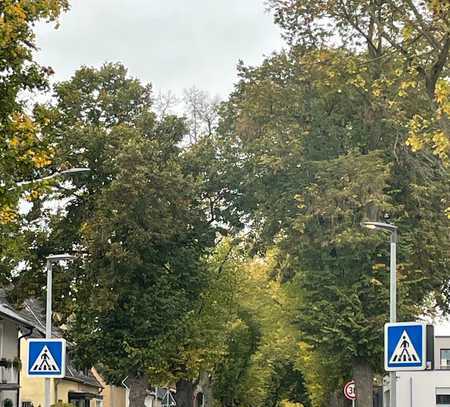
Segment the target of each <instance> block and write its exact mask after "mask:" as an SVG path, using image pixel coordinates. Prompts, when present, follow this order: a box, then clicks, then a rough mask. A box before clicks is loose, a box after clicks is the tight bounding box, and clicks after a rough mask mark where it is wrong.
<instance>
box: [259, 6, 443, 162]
mask: <svg viewBox="0 0 450 407" xmlns="http://www.w3.org/2000/svg"><path fill="white" fill-rule="evenodd" d="M268 3H269V5H270V6H271V7H272V9H273V10H274V12H275V20H276V22H277V23H278V24H279V25H280V26H281V27H282V28H283V29H284V34H285V37H286V38H287V39H288V41H289V43H290V44H292V45H295V46H303V47H306V48H308V49H311V48H314V47H316V48H321V47H323V46H325V47H327V46H331V47H334V46H336V45H338V46H341V47H343V48H345V49H348V50H350V51H353V50H357V51H361V50H364V49H365V50H366V52H365V53H364V61H362V63H364V64H365V65H366V66H367V67H368V68H369V69H370V71H371V76H372V78H373V79H378V78H379V77H380V75H382V74H383V72H384V71H385V68H386V63H388V62H389V61H391V60H400V61H401V63H400V65H399V67H398V68H397V73H398V76H399V77H400V78H401V80H402V81H403V83H404V89H403V93H405V89H408V87H413V88H416V87H420V88H421V91H422V92H423V93H424V94H425V95H426V96H427V101H428V107H429V112H428V113H427V114H426V115H424V110H421V111H416V112H411V113H412V114H411V116H409V120H410V140H409V142H410V143H411V145H412V146H413V148H414V149H420V148H423V147H424V146H426V145H428V146H431V147H432V148H433V149H434V150H435V152H436V153H437V154H438V155H440V156H441V158H443V159H447V158H448V154H449V149H450V141H449V139H450V121H449V115H448V110H449V94H450V90H449V87H450V84H449V81H448V73H449V71H448V68H449V63H448V61H449V57H450V6H449V4H448V2H446V1H439V0H425V1H417V0H400V1H397V0H382V1H374V0H357V1H353V0H337V1H336V0H320V1H314V0H307V1H303V0H302V1H299V0H287V1H285V0H269V1H268ZM408 84H409V85H408ZM418 130H420V131H418Z"/></svg>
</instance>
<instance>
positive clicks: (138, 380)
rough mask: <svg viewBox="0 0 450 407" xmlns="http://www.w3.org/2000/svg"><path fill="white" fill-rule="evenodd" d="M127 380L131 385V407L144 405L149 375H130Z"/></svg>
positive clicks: (142, 406)
mask: <svg viewBox="0 0 450 407" xmlns="http://www.w3.org/2000/svg"><path fill="white" fill-rule="evenodd" d="M127 382H128V386H129V387H130V407H144V405H145V404H144V403H145V398H146V397H147V390H148V387H149V385H148V378H147V376H145V375H144V376H139V377H136V376H135V377H129V378H128V379H127Z"/></svg>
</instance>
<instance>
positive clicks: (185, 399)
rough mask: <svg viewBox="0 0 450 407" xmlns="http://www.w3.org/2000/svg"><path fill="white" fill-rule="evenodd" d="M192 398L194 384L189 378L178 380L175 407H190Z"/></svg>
mask: <svg viewBox="0 0 450 407" xmlns="http://www.w3.org/2000/svg"><path fill="white" fill-rule="evenodd" d="M193 399H194V384H193V383H192V382H191V381H190V380H185V379H181V380H178V381H177V392H176V394H175V401H176V403H177V407H192V404H193V403H192V401H193ZM130 407H131V406H130Z"/></svg>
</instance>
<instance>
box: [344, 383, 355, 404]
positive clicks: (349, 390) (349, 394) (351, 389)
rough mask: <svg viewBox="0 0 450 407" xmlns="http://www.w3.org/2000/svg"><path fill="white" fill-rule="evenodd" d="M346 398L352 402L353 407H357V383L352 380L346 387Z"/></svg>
mask: <svg viewBox="0 0 450 407" xmlns="http://www.w3.org/2000/svg"><path fill="white" fill-rule="evenodd" d="M344 396H345V397H346V398H347V399H348V400H351V401H352V407H355V400H356V389H355V381H354V380H351V381H349V382H348V383H346V385H345V386H344Z"/></svg>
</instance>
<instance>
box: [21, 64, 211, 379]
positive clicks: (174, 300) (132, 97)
mask: <svg viewBox="0 0 450 407" xmlns="http://www.w3.org/2000/svg"><path fill="white" fill-rule="evenodd" d="M56 97H57V102H56V104H55V105H54V106H40V107H39V108H38V109H37V111H38V112H39V113H41V114H44V115H47V116H50V117H51V118H52V122H51V123H49V124H48V127H47V128H46V131H48V136H49V137H52V138H53V140H54V143H55V144H56V146H57V149H58V153H59V154H58V155H59V160H61V165H63V164H65V163H69V164H70V165H71V166H72V165H73V166H86V167H89V168H91V172H90V174H89V176H88V177H87V178H83V179H79V180H77V181H75V182H74V185H73V187H72V188H69V189H68V190H67V189H65V188H61V189H57V190H56V192H54V193H52V194H49V196H48V199H54V198H58V199H64V198H69V199H71V200H70V201H69V203H68V204H67V206H66V208H65V210H63V211H60V212H59V213H57V214H56V215H52V214H51V213H48V218H47V219H48V221H49V222H50V223H49V226H50V227H49V228H48V229H45V230H43V231H42V234H41V236H40V239H42V240H41V242H42V243H41V244H40V245H39V251H38V252H37V253H36V255H37V259H38V262H37V263H36V265H35V267H36V268H38V267H39V261H40V259H42V257H41V256H43V255H45V254H47V253H49V252H58V251H60V250H63V251H69V252H70V251H72V250H73V248H77V249H78V250H82V251H83V252H84V253H85V257H84V258H83V259H81V258H80V261H79V262H75V264H74V265H73V266H72V267H70V268H69V270H67V272H66V273H65V274H64V275H62V276H61V277H60V280H58V279H57V280H56V283H55V286H56V287H59V290H60V291H59V292H57V293H56V297H58V298H61V299H62V300H61V301H59V302H57V304H56V307H57V309H59V310H60V311H62V312H63V314H64V315H65V316H66V321H67V322H68V326H69V328H70V335H71V339H72V340H73V341H74V342H75V343H76V345H77V347H78V350H79V351H78V352H77V353H76V356H77V358H78V362H79V363H80V364H83V365H86V366H88V365H89V366H90V365H92V364H93V363H100V364H101V365H102V366H103V367H104V371H105V372H106V373H107V375H108V376H109V377H110V378H111V379H112V380H117V379H118V378H120V377H121V378H123V377H125V376H127V375H129V376H130V377H140V376H142V377H146V376H151V377H152V378H156V377H157V376H158V375H160V374H162V373H164V372H165V371H168V372H171V371H172V370H173V369H175V366H173V360H171V359H170V356H171V355H172V353H171V350H172V349H173V347H174V346H175V344H177V343H179V342H182V341H183V340H184V338H185V336H186V334H187V332H188V327H187V326H186V319H187V318H188V316H189V314H190V313H191V312H193V311H194V310H195V309H196V307H197V303H198V302H199V298H200V296H201V293H202V291H203V289H204V287H205V286H206V284H207V281H206V280H207V273H206V269H205V266H204V264H203V261H202V258H203V255H204V254H205V250H206V249H207V248H208V247H210V246H211V245H212V244H213V238H214V233H213V229H212V228H211V227H210V225H209V224H208V222H207V220H206V216H205V214H204V211H203V209H202V207H201V204H200V199H199V191H198V183H197V180H196V179H195V178H193V177H192V176H191V175H190V174H189V173H187V172H186V171H185V168H186V165H185V163H184V160H185V158H184V156H183V154H182V151H181V149H180V147H179V144H180V142H181V140H182V138H183V135H184V134H185V131H186V129H185V126H184V124H183V121H182V120H181V119H179V118H176V117H173V116H167V117H165V118H164V119H162V121H157V120H156V118H155V115H154V114H153V113H152V111H151V104H150V100H151V98H150V88H149V87H145V86H142V85H141V84H140V83H139V82H138V81H136V80H134V79H129V78H128V77H127V74H126V70H125V68H124V67H123V66H121V65H112V64H109V65H105V66H104V67H102V68H101V69H100V70H95V69H91V68H82V69H81V70H79V71H78V72H77V73H76V74H75V75H74V77H73V79H72V80H70V81H68V82H65V83H61V84H59V85H58V86H57V87H56ZM29 274H30V277H31V278H30V279H27V274H26V273H23V274H22V276H21V277H22V278H23V280H22V281H24V283H23V284H28V287H30V286H35V287H36V288H37V287H38V285H39V279H38V278H34V281H33V278H32V277H33V276H35V277H39V276H38V275H37V274H36V273H35V272H33V269H30V273H29ZM27 280H28V281H27ZM30 280H31V284H30Z"/></svg>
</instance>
